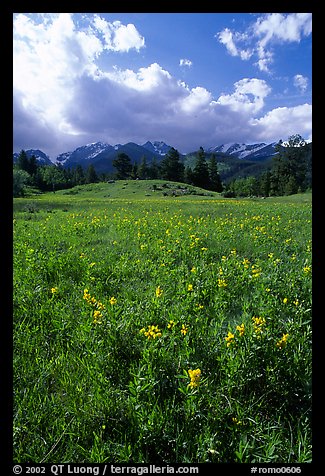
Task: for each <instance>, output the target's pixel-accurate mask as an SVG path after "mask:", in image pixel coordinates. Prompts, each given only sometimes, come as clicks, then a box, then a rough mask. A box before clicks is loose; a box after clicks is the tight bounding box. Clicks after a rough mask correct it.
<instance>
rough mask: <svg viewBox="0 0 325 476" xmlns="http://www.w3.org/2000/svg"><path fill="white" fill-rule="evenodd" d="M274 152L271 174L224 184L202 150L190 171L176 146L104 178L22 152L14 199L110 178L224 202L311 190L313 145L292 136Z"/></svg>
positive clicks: (119, 160)
mask: <svg viewBox="0 0 325 476" xmlns="http://www.w3.org/2000/svg"><path fill="white" fill-rule="evenodd" d="M276 151H277V154H276V155H275V157H274V158H273V161H272V167H271V169H270V170H266V171H264V172H263V173H262V174H260V175H259V176H248V177H245V178H237V179H234V180H232V181H230V182H229V183H227V184H223V183H222V181H221V178H220V175H219V171H218V165H217V160H216V156H215V154H209V155H208V156H207V154H206V153H205V152H204V150H203V148H202V147H200V149H199V150H198V151H197V152H196V157H195V164H194V166H193V167H192V168H191V167H189V166H185V165H184V163H183V162H182V161H181V159H180V154H179V152H178V151H177V150H176V149H174V148H173V147H172V148H171V149H170V150H169V152H168V153H167V154H166V155H165V156H164V158H163V159H162V160H161V161H160V162H159V163H158V162H157V160H156V159H153V160H152V161H151V162H150V163H148V161H147V159H146V157H145V156H143V157H142V158H141V160H140V163H139V164H137V162H133V163H132V161H131V159H130V157H129V156H128V155H127V154H125V153H120V154H118V155H117V157H116V158H115V159H114V160H113V162H112V165H113V167H114V169H115V172H112V173H106V174H105V173H102V174H97V173H96V170H95V168H94V166H93V165H92V164H90V165H89V166H88V167H87V169H86V170H84V169H83V168H82V166H81V165H77V166H76V167H75V168H72V169H70V168H63V167H62V166H61V165H58V166H56V165H40V164H39V163H38V162H37V160H36V157H35V156H31V157H30V158H29V157H28V156H27V154H26V152H25V151H24V150H22V151H21V152H20V154H19V156H18V159H17V162H16V164H15V165H14V171H13V193H14V196H22V195H23V194H24V191H25V188H26V186H30V187H35V188H37V189H39V190H40V191H53V192H55V191H56V190H59V189H65V188H71V187H74V186H76V185H83V184H87V183H96V182H100V181H107V180H110V179H117V180H126V179H134V180H135V179H142V180H148V179H152V180H154V179H163V180H170V181H174V182H183V183H188V184H190V185H194V186H197V187H201V188H204V189H206V190H211V191H214V192H223V195H224V196H225V197H236V196H242V197H244V196H266V197H267V196H272V195H291V194H294V193H298V192H304V191H306V190H307V189H311V186H312V168H311V167H312V166H311V162H312V149H311V144H307V143H306V142H305V140H304V139H303V138H302V137H301V136H300V135H294V136H291V137H289V139H288V141H287V142H286V143H285V144H284V143H282V141H280V142H279V143H278V144H277V146H276Z"/></svg>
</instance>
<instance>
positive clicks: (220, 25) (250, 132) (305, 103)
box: [13, 13, 312, 160]
mask: <svg viewBox="0 0 325 476" xmlns="http://www.w3.org/2000/svg"><path fill="white" fill-rule="evenodd" d="M293 134H300V135H301V136H302V137H303V138H304V139H306V140H312V14H311V13H32V14H26V13H15V14H14V15H13V139H14V144H13V149H14V151H15V152H19V151H20V150H21V149H25V150H26V149H30V148H33V149H41V150H42V151H43V152H45V153H46V154H48V155H49V156H50V158H52V159H53V160H54V159H55V158H56V157H57V155H59V154H60V153H63V152H68V151H72V150H74V149H76V148H77V147H80V146H82V145H86V144H89V143H93V142H104V143H108V144H111V145H115V144H125V143H127V142H136V143H137V144H143V143H145V142H146V141H148V140H150V141H164V142H166V144H168V145H171V146H173V147H174V148H175V149H177V150H178V151H179V152H180V153H187V152H191V151H195V150H198V149H199V147H201V146H202V147H203V148H204V149H207V148H208V147H214V146H217V145H221V144H227V143H232V142H239V143H246V144H252V143H260V142H265V143H270V142H278V141H279V140H280V139H282V140H284V141H285V140H286V139H288V137H289V136H291V135H293Z"/></svg>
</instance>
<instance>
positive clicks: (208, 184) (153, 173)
mask: <svg viewBox="0 0 325 476" xmlns="http://www.w3.org/2000/svg"><path fill="white" fill-rule="evenodd" d="M113 166H114V167H115V168H116V178H117V179H128V178H139V179H142V180H145V179H163V180H170V181H173V182H183V183H188V184H191V185H194V186H197V187H201V188H204V189H206V190H213V191H216V192H221V191H222V183H221V179H220V176H219V172H218V167H217V161H216V158H215V156H214V155H212V156H211V157H210V160H208V161H207V160H206V155H205V152H204V150H203V148H202V147H200V149H199V151H198V152H197V154H196V164H195V167H194V169H193V170H192V169H190V167H185V166H184V164H183V162H182V161H181V160H180V154H179V152H178V151H177V150H176V149H174V148H173V147H172V148H171V149H170V150H169V151H168V153H167V154H166V155H165V156H164V158H163V159H162V160H161V162H160V163H159V164H158V163H157V161H156V160H153V161H152V162H151V163H150V164H148V163H147V159H146V157H142V159H141V162H140V165H139V166H138V165H137V164H136V163H135V164H133V165H132V162H131V159H130V157H128V156H127V155H126V154H124V153H121V154H118V156H117V158H116V159H115V160H113Z"/></svg>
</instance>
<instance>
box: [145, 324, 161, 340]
mask: <svg viewBox="0 0 325 476" xmlns="http://www.w3.org/2000/svg"><path fill="white" fill-rule="evenodd" d="M140 334H144V335H145V336H146V337H148V339H156V337H161V336H162V333H161V331H160V329H159V327H158V326H148V330H147V331H146V329H145V328H144V327H143V328H142V329H141V330H140Z"/></svg>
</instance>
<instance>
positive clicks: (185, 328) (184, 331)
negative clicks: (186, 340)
mask: <svg viewBox="0 0 325 476" xmlns="http://www.w3.org/2000/svg"><path fill="white" fill-rule="evenodd" d="M181 333H182V334H183V336H186V334H187V333H188V327H186V326H185V324H182V328H181Z"/></svg>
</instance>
